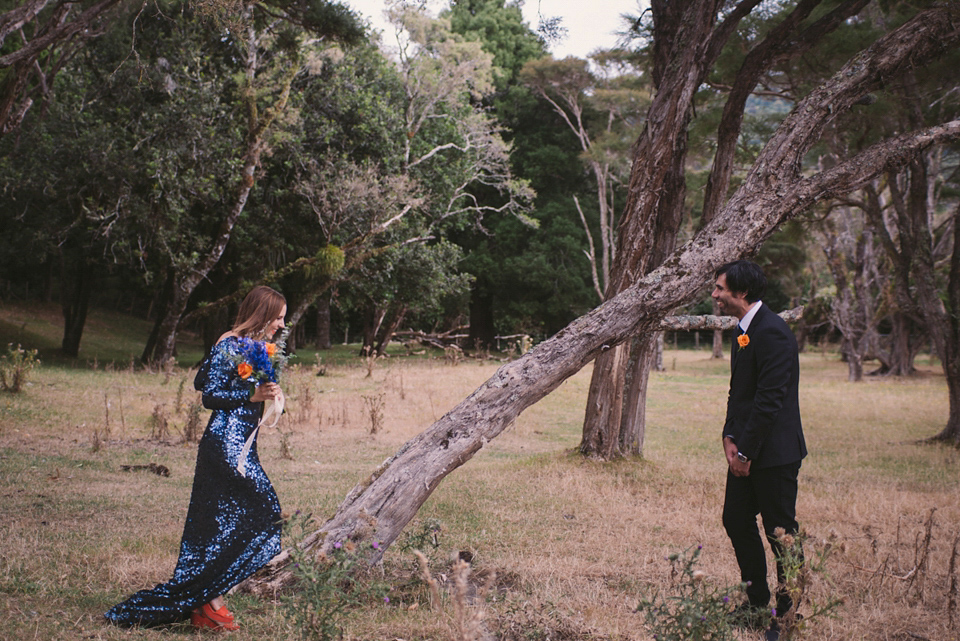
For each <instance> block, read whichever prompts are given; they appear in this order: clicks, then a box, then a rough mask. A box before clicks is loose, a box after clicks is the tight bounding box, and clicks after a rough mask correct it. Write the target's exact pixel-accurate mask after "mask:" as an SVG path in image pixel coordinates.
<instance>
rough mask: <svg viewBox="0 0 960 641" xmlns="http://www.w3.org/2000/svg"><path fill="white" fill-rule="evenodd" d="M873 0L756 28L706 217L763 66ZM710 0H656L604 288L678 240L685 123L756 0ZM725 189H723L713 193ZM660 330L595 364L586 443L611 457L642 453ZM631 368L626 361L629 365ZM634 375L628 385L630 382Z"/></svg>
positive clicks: (798, 50)
mask: <svg viewBox="0 0 960 641" xmlns="http://www.w3.org/2000/svg"><path fill="white" fill-rule="evenodd" d="M867 2H868V0H843V1H841V2H837V3H836V4H835V6H833V7H832V10H830V11H828V12H826V13H824V14H823V15H819V16H818V15H815V14H814V13H813V11H814V9H816V8H817V7H818V6H820V5H821V3H822V0H800V1H799V2H797V3H796V4H795V5H792V4H790V3H783V4H781V5H778V8H779V9H781V12H780V13H779V15H778V16H777V18H778V22H776V23H773V24H772V25H771V24H768V25H767V28H766V29H764V30H754V31H752V33H753V35H754V37H753V38H752V39H751V40H750V41H749V45H748V46H749V49H748V53H747V54H746V55H745V56H744V58H743V62H742V63H741V65H740V66H739V68H738V69H737V71H736V74H735V76H734V78H733V81H732V83H731V85H730V86H731V88H732V89H731V91H730V92H729V95H728V96H727V100H726V105H725V108H724V113H723V116H722V117H721V120H720V123H719V125H718V132H719V133H718V140H717V150H716V153H715V156H714V166H713V169H712V172H711V177H710V181H709V182H708V187H707V190H706V192H707V193H706V195H705V201H704V213H703V216H702V218H703V219H706V220H707V221H708V222H707V224H708V225H709V221H711V220H712V219H713V217H714V216H715V214H714V213H712V212H713V210H714V209H715V208H716V205H714V204H712V203H715V202H722V201H723V199H724V197H725V196H726V192H727V189H728V185H729V183H730V178H731V175H732V174H731V171H730V170H729V169H730V168H731V167H732V162H731V159H732V157H733V155H734V153H735V151H736V142H737V140H738V138H739V132H740V129H741V126H742V123H743V111H744V108H745V105H746V100H747V98H748V97H749V95H750V93H751V92H752V90H753V88H754V87H755V86H756V84H757V81H758V79H759V78H760V75H761V74H762V73H764V72H765V71H768V70H770V69H771V67H772V66H773V65H774V64H775V63H776V62H778V61H782V60H785V59H791V58H794V57H796V56H799V55H801V54H802V53H804V52H805V51H807V50H808V49H809V48H810V47H811V46H812V45H813V44H815V43H816V42H817V41H818V40H819V39H820V38H822V37H823V36H824V35H825V34H827V33H829V32H831V31H833V30H834V29H836V28H837V27H838V26H840V25H842V24H843V22H844V20H846V19H847V18H849V17H850V16H852V15H855V14H856V13H857V12H858V11H859V10H860V9H861V8H862V7H863V6H864V5H865V4H866V3H867ZM725 4H726V3H724V2H717V1H714V0H687V1H685V2H667V1H665V0H655V1H654V2H652V3H651V9H652V12H651V13H652V25H651V45H650V49H651V57H652V62H653V81H654V85H655V86H656V95H655V97H654V100H653V103H652V104H651V106H650V110H649V112H648V114H647V119H646V122H647V124H646V127H645V129H644V132H643V133H642V134H641V136H640V138H639V139H638V141H637V146H636V148H635V152H636V154H635V156H634V158H635V160H634V166H633V170H632V173H631V179H630V186H629V191H628V196H627V203H626V206H625V209H624V213H623V216H622V219H621V223H620V225H619V228H618V237H617V259H616V263H615V265H614V269H613V271H612V278H611V281H610V286H609V288H608V289H609V292H608V296H612V295H615V294H616V293H617V292H619V291H621V290H622V289H624V288H625V287H627V286H629V284H630V283H632V282H635V281H636V280H637V279H638V278H639V277H640V276H642V275H643V274H645V273H647V272H648V271H650V270H651V269H653V268H655V267H656V266H657V265H659V264H660V263H661V262H662V261H663V260H664V259H665V258H666V256H667V255H669V253H670V252H671V251H672V250H673V247H674V245H675V243H676V238H677V231H678V229H679V225H680V220H681V217H682V213H683V205H684V198H685V191H686V184H685V180H684V165H685V161H686V153H687V128H688V125H689V123H690V121H691V119H692V117H693V107H694V100H695V97H696V92H697V90H698V88H699V87H701V85H702V84H703V83H704V82H705V80H706V79H707V77H708V75H709V73H710V72H711V70H712V69H713V68H714V65H715V63H716V62H717V60H718V58H719V57H720V55H721V54H722V53H723V52H724V48H725V47H726V45H727V43H728V41H729V40H730V38H731V37H732V36H733V35H734V34H735V33H736V32H737V29H738V26H739V25H740V22H741V21H742V20H743V19H744V18H745V17H746V16H748V15H749V14H750V12H751V11H752V10H753V9H754V8H755V7H756V6H757V5H758V4H759V2H758V0H743V1H742V2H739V3H738V4H736V5H735V6H734V7H732V8H730V9H729V10H725V9H724V6H725ZM717 192H719V194H720V196H719V197H715V196H713V195H712V194H714V193H717ZM655 341H656V337H655V336H646V337H641V338H638V340H637V341H635V342H634V343H633V344H632V345H630V346H627V345H621V346H619V347H616V348H612V349H610V350H609V351H608V352H606V353H604V354H602V355H601V356H600V357H599V358H598V359H597V361H596V363H595V364H594V371H593V377H592V379H591V382H590V392H589V396H588V399H587V408H586V412H585V416H584V425H583V438H582V440H581V444H580V451H581V452H582V453H583V454H584V455H587V456H592V457H598V458H601V459H610V458H615V457H617V456H622V455H626V454H641V453H642V451H643V439H644V432H645V407H646V401H645V398H646V385H647V380H648V378H649V372H650V367H651V359H652V358H653V356H654V355H655V351H656V342H655ZM628 370H629V371H628ZM627 381H629V386H627V385H626V384H625V383H626V382H627Z"/></svg>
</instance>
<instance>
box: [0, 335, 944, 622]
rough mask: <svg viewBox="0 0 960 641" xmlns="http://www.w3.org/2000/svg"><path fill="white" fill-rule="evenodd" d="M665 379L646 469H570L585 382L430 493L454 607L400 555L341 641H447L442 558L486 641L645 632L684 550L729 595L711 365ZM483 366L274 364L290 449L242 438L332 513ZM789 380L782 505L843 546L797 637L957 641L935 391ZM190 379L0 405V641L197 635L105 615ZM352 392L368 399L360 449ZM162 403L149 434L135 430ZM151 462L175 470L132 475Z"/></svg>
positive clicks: (166, 566) (181, 486) (145, 376)
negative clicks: (795, 465)
mask: <svg viewBox="0 0 960 641" xmlns="http://www.w3.org/2000/svg"><path fill="white" fill-rule="evenodd" d="M665 363H666V364H667V367H668V371H666V372H663V373H660V374H655V375H654V377H653V380H652V381H651V385H650V397H649V402H648V410H649V415H648V437H647V445H646V452H645V458H644V460H642V461H640V460H638V461H621V462H617V463H613V464H599V463H596V462H590V461H585V460H583V459H581V458H579V457H578V456H576V455H575V454H573V453H572V452H573V450H574V448H575V447H576V445H577V443H578V441H579V431H580V424H581V419H582V412H583V404H584V399H585V396H586V388H587V383H588V381H589V371H584V372H581V373H580V374H578V375H577V376H575V377H573V378H572V379H570V380H568V381H567V382H566V383H564V384H563V385H562V386H561V387H560V388H559V389H558V390H557V391H556V392H554V393H553V394H552V395H551V396H549V397H548V398H546V399H544V400H543V401H542V402H540V403H539V404H537V405H536V406H535V407H533V408H531V409H530V410H528V411H527V412H526V413H525V414H523V415H522V416H521V417H520V418H519V419H518V420H517V422H516V424H515V425H514V426H513V427H511V428H510V429H509V430H508V431H507V432H506V433H505V434H503V435H502V436H501V437H500V438H498V439H497V440H495V441H494V442H492V443H490V444H489V445H488V446H487V447H486V448H484V450H483V451H481V452H480V453H479V454H478V455H477V456H476V457H475V458H474V460H472V461H470V462H469V463H468V464H467V465H465V466H464V467H463V468H461V469H459V470H457V471H456V472H455V473H454V474H452V475H451V476H450V477H448V478H447V480H445V481H444V483H443V484H442V485H441V486H440V488H439V489H438V490H437V491H436V493H435V494H434V496H432V497H431V499H430V500H429V501H428V502H427V504H426V505H425V506H424V508H423V509H422V510H421V514H420V515H419V516H418V518H417V520H416V521H415V522H414V523H412V524H411V525H410V527H409V528H408V529H409V530H410V531H413V532H415V531H418V530H419V529H420V527H421V526H422V524H423V523H424V522H426V521H427V520H428V519H436V520H438V521H440V522H441V523H442V524H443V531H442V532H441V533H440V536H439V542H440V548H439V549H438V550H437V551H435V552H434V557H433V558H432V559H431V569H432V571H433V572H434V574H435V575H443V576H445V577H446V578H447V583H446V584H445V585H446V586H447V588H445V590H449V593H447V594H446V596H444V598H443V599H441V602H440V603H437V604H435V607H430V599H429V590H428V589H427V588H426V587H425V586H424V585H423V584H421V587H420V588H417V587H416V582H417V580H418V579H417V578H416V577H417V576H418V575H419V572H420V571H419V570H418V568H417V563H416V560H415V559H414V558H413V556H412V555H411V554H401V553H400V552H399V546H394V548H393V549H391V550H389V551H388V552H387V555H386V561H385V566H384V571H385V572H386V576H387V578H388V580H391V581H393V582H395V584H396V585H397V586H398V587H397V590H396V592H395V594H394V595H393V596H391V602H390V605H389V606H384V605H382V604H381V605H374V604H371V605H370V607H369V608H368V609H365V610H364V611H362V612H360V613H358V615H357V616H355V617H353V619H351V621H350V622H349V624H348V628H347V638H349V639H353V640H381V639H383V640H394V639H405V640H407V641H412V640H413V639H421V640H427V639H432V640H437V641H440V640H448V639H451V640H452V639H455V638H457V637H456V634H455V632H454V630H456V629H457V626H458V625H459V624H458V623H457V622H458V620H463V617H467V616H472V615H470V614H469V613H466V614H464V613H463V612H461V613H460V615H458V614H457V611H456V609H455V607H454V606H455V605H456V603H455V599H456V598H457V592H456V590H455V588H454V587H452V586H453V585H454V582H453V579H452V577H453V576H454V572H453V567H452V566H451V565H448V559H449V558H451V555H453V557H456V556H458V552H460V551H469V553H470V554H471V555H472V558H473V568H472V569H473V573H474V575H476V576H481V577H491V576H493V575H494V574H495V576H496V581H495V584H493V585H492V586H491V588H490V592H489V596H490V600H489V602H488V604H487V606H486V612H485V613H484V614H483V621H482V626H483V628H484V630H485V631H486V632H485V634H486V637H483V638H495V636H499V638H502V639H509V640H513V639H517V640H520V639H530V640H534V639H547V638H550V639H554V640H558V639H559V640H562V639H566V640H573V639H580V640H587V639H622V640H646V639H648V636H647V635H646V633H645V631H644V630H643V628H642V626H641V620H640V617H639V615H637V614H635V613H633V608H634V606H635V605H636V604H637V602H638V601H639V597H640V595H641V593H642V592H643V591H644V590H647V589H649V588H651V587H653V586H666V585H667V581H668V577H667V572H668V564H667V563H666V562H665V561H664V556H665V555H666V554H668V553H670V552H674V551H678V550H681V549H684V548H686V547H689V546H691V545H696V544H702V545H703V546H704V552H703V557H702V558H703V563H702V569H703V570H704V571H706V572H707V574H708V576H709V577H710V580H714V581H718V582H722V583H732V582H735V581H736V579H737V571H736V564H735V561H734V558H733V553H732V550H731V548H730V545H729V542H728V541H727V539H726V536H725V534H724V533H723V530H722V527H721V524H720V501H721V497H722V492H723V478H724V465H723V459H722V455H721V451H720V446H719V427H720V424H721V422H722V417H723V405H724V401H725V396H726V384H727V371H728V370H727V367H728V366H727V364H726V363H725V362H718V361H711V360H709V358H708V357H707V355H706V352H690V351H681V352H668V353H667V355H666V357H665ZM495 367H496V363H493V362H490V361H484V362H477V361H474V360H464V361H461V362H460V363H459V364H458V365H456V366H453V365H451V364H450V363H449V362H446V361H444V360H442V358H441V359H436V360H429V361H428V360H422V359H420V360H416V361H414V360H404V359H397V358H390V359H385V360H381V361H378V362H377V364H376V367H375V368H373V369H372V370H368V368H367V367H366V366H365V365H364V364H363V363H362V362H358V363H357V365H356V366H355V367H337V366H332V365H327V366H326V376H317V375H316V370H315V368H312V367H309V368H308V367H302V368H300V369H296V370H294V371H292V372H291V373H290V375H289V376H288V377H287V379H286V382H285V387H286V390H287V392H288V397H289V399H288V406H289V412H288V414H287V415H286V417H285V418H284V421H283V423H282V425H281V427H282V429H283V433H284V435H283V436H282V437H281V435H280V434H278V433H277V432H276V431H271V432H266V433H264V434H263V435H262V436H261V445H260V452H261V458H262V459H263V461H264V465H265V468H266V469H267V472H268V473H269V474H270V476H271V478H272V480H273V481H274V484H275V485H276V488H277V491H278V493H279V495H280V499H281V502H282V503H283V505H284V507H285V509H286V510H288V511H291V512H292V511H293V510H295V509H301V510H304V511H309V512H313V513H315V514H318V515H327V514H331V513H332V512H333V510H334V509H335V507H336V505H337V503H338V502H339V500H340V498H341V497H343V496H344V494H346V492H347V491H348V490H349V489H350V488H351V487H352V486H353V484H354V483H355V482H357V481H358V480H359V479H360V478H362V477H363V475H364V474H365V473H368V472H369V471H370V470H372V469H373V468H374V467H376V465H378V464H379V463H380V462H381V461H382V460H383V459H384V458H386V457H387V456H389V455H390V454H391V453H393V452H394V451H395V450H396V449H397V447H399V446H400V445H401V444H402V443H403V442H404V441H406V440H407V439H409V438H410V437H412V436H413V435H414V434H416V433H417V432H418V431H420V430H422V429H423V428H424V427H426V426H428V425H429V424H431V423H432V422H433V421H434V420H436V419H438V418H439V417H440V416H442V415H443V414H444V413H445V412H446V411H447V410H449V409H450V408H451V407H452V406H453V405H455V404H456V403H458V402H459V401H460V400H462V399H463V398H464V397H465V396H466V395H467V394H468V393H470V392H471V391H472V390H473V389H474V388H476V387H477V386H478V385H479V384H480V383H482V382H483V381H484V380H486V379H487V378H488V377H489V376H490V375H491V374H492V373H493V371H494V369H495ZM802 367H803V380H802V383H801V393H802V399H801V402H802V411H803V414H804V423H805V430H806V433H807V439H808V444H809V446H810V450H811V456H810V457H809V458H808V459H807V460H806V461H805V463H804V466H803V469H802V470H801V488H800V500H799V505H798V511H799V513H800V519H801V523H802V526H803V527H804V528H805V529H806V530H807V531H808V532H809V533H810V535H811V536H812V537H814V539H822V538H826V537H827V536H829V535H831V534H833V535H835V536H836V537H837V539H838V542H839V545H840V548H841V549H840V551H839V552H838V553H837V554H835V556H834V557H832V560H831V562H830V573H831V576H832V579H833V581H834V586H833V587H831V586H829V585H828V584H826V583H824V582H823V581H821V582H819V583H818V584H817V585H816V586H814V592H815V593H816V594H819V595H821V596H824V595H826V594H836V595H839V596H841V597H843V599H844V600H845V603H844V605H843V606H842V608H841V609H840V612H839V614H840V618H838V619H835V620H823V621H817V622H814V624H813V625H811V626H810V628H809V629H808V630H807V631H806V633H805V635H804V638H808V639H811V640H815V641H820V640H833V639H853V640H859V639H863V640H870V641H875V640H883V641H910V640H913V639H924V638H925V639H929V640H931V641H952V640H956V639H958V638H960V633H958V630H957V629H951V628H950V627H949V626H950V624H949V620H948V615H947V614H948V613H947V610H948V598H949V590H950V578H951V577H950V570H949V568H950V560H951V553H952V550H953V546H954V540H955V537H956V535H957V532H958V525H960V501H958V500H957V490H958V488H960V453H958V452H957V450H954V449H950V448H944V447H942V446H932V445H925V444H920V443H919V442H918V440H919V439H922V438H924V437H927V436H930V435H932V434H934V433H936V431H938V430H939V429H940V428H941V427H942V423H943V421H944V420H945V417H946V410H947V399H946V389H945V385H944V382H943V380H942V378H941V377H940V376H939V375H937V374H936V373H935V370H933V369H930V371H928V372H926V373H924V374H922V375H921V376H918V377H916V378H912V379H910V380H902V381H900V380H870V381H867V382H864V383H862V384H858V385H854V384H850V383H847V382H846V369H845V366H844V365H843V364H841V363H838V362H836V361H835V360H834V359H833V358H832V357H829V356H828V357H823V356H821V355H820V354H807V355H804V356H803V357H802ZM368 371H370V372H371V375H370V376H367V374H368ZM191 374H192V373H191V372H186V371H176V372H174V373H173V374H172V375H171V374H169V373H168V374H164V373H163V372H159V373H146V372H137V373H134V372H132V371H126V370H122V371H121V370H117V371H112V372H105V371H103V370H99V371H89V370H68V369H60V368H53V367H43V368H40V369H39V370H37V371H35V372H34V375H33V377H32V381H33V382H32V384H31V385H30V386H29V387H28V388H27V389H26V391H25V392H24V393H23V394H20V395H17V396H14V395H10V394H2V395H0V495H2V497H3V498H2V502H0V537H2V539H3V545H2V546H0V593H2V595H3V596H2V598H0V639H132V638H137V639H170V638H181V637H183V638H188V637H189V638H195V635H194V633H193V632H192V631H190V630H189V629H188V628H186V627H183V628H174V629H172V630H171V629H167V630H133V631H130V630H122V629H117V628H113V627H110V626H106V625H103V624H102V623H101V619H100V613H101V612H103V611H104V610H105V609H106V608H108V607H109V606H110V605H112V604H113V603H114V602H116V601H118V600H120V599H121V598H123V597H125V596H126V595H128V594H129V593H131V592H133V591H135V590H137V589H140V588H143V587H149V586H152V585H153V584H155V583H157V582H159V581H163V580H166V579H167V578H168V577H169V575H170V573H171V572H172V569H173V565H174V563H175V561H176V553H177V545H178V542H179V537H180V532H181V529H182V526H183V518H184V515H185V513H186V509H187V502H188V500H189V493H190V483H191V477H192V472H193V465H194V455H195V454H194V449H195V447H196V446H195V444H192V443H190V442H184V440H185V439H184V438H183V437H182V432H183V431H184V430H185V429H186V428H187V427H188V425H189V421H190V413H189V407H190V405H191V403H192V402H193V401H194V399H193V397H192V396H191V394H192V392H189V391H188V392H182V393H181V398H179V399H178V388H179V383H180V380H181V378H182V377H184V376H186V377H188V388H189V381H190V380H192V378H189V377H190V376H191ZM365 397H366V398H380V399H382V404H383V406H382V423H381V424H380V425H378V428H377V430H376V433H375V434H371V431H372V430H371V410H370V403H369V401H368V402H366V403H365V401H364V398H365ZM158 406H161V407H164V408H165V412H166V414H165V416H166V419H167V433H166V435H165V436H164V440H162V441H157V440H156V437H157V436H158V434H157V430H156V420H152V421H151V417H153V416H154V411H155V408H157V407H158ZM121 416H122V417H123V419H122V421H121ZM205 416H206V413H204V419H203V420H204V421H205V420H206V418H205ZM151 430H153V432H154V433H153V436H154V439H153V440H151V438H150V436H151ZM188 431H189V430H188ZM186 440H188V441H189V440H190V439H186ZM284 444H285V446H286V448H287V452H288V453H289V455H290V456H292V460H291V459H289V458H285V456H284V455H283V446H284ZM150 463H155V464H157V465H163V466H165V467H167V468H169V470H170V476H169V477H166V478H165V477H160V476H157V475H155V474H152V473H150V472H149V470H148V469H147V468H146V466H148V465H149V464H150ZM122 465H141V466H145V467H144V468H142V469H141V470H140V471H124V470H123V469H121V466H122ZM931 513H932V517H931ZM931 518H932V521H930V519H931ZM931 523H932V525H931ZM928 526H929V532H930V536H929V544H928V545H925V540H926V532H927V530H928ZM924 555H926V556H925V557H924ZM924 558H925V562H921V561H923V559H924ZM917 566H920V567H919V568H918V569H915V568H917ZM477 581H478V582H479V581H480V579H477ZM231 604H232V607H233V608H234V609H235V610H236V611H237V612H238V615H239V618H240V622H241V624H242V626H243V629H242V630H241V631H240V632H237V633H234V634H232V635H231V637H230V638H231V639H234V640H236V641H245V640H247V639H251V640H252V639H258V640H260V639H286V638H291V635H292V631H291V630H289V629H288V625H289V624H288V623H286V621H285V619H284V618H283V617H282V616H281V615H280V614H279V612H278V610H277V608H278V607H279V606H278V605H276V604H273V603H269V602H259V601H255V600H252V599H250V598H248V597H233V598H231ZM457 607H459V606H457ZM458 616H459V619H458ZM958 618H960V615H958V614H956V613H955V615H954V619H955V621H956V620H957V619H958ZM957 625H960V622H957ZM478 626H479V624H478ZM477 629H479V627H477ZM475 634H476V635H477V636H476V638H481V636H482V635H481V634H480V632H475ZM741 638H742V639H744V640H746V639H754V638H755V637H754V636H750V635H747V634H744V635H742V637H741Z"/></svg>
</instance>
